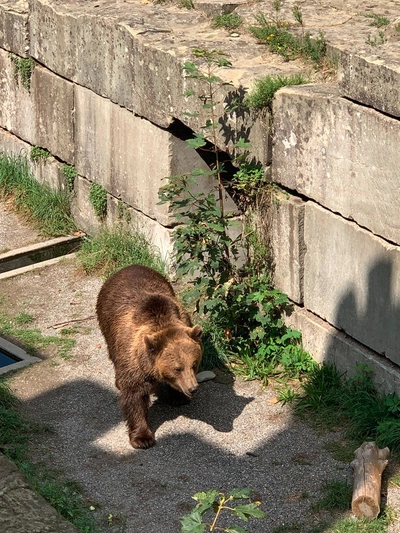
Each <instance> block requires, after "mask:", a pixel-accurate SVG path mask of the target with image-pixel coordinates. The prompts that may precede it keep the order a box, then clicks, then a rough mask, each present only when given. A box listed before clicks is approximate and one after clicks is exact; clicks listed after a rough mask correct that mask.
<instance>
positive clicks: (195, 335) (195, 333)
mask: <svg viewBox="0 0 400 533" xmlns="http://www.w3.org/2000/svg"><path fill="white" fill-rule="evenodd" d="M189 335H190V336H191V337H192V339H193V340H195V341H196V342H200V341H201V338H202V336H203V328H202V327H201V326H199V325H197V326H194V328H192V329H191V330H190V333H189Z"/></svg>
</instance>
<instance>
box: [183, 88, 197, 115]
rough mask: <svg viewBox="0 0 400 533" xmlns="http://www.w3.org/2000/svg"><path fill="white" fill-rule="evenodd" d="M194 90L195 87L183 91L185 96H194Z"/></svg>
mask: <svg viewBox="0 0 400 533" xmlns="http://www.w3.org/2000/svg"><path fill="white" fill-rule="evenodd" d="M193 95H194V90H193V89H186V91H185V92H184V93H183V96H193ZM184 115H186V113H184Z"/></svg>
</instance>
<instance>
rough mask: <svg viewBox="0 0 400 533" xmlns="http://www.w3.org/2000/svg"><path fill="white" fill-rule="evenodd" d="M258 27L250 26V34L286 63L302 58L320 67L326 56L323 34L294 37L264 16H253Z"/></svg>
mask: <svg viewBox="0 0 400 533" xmlns="http://www.w3.org/2000/svg"><path fill="white" fill-rule="evenodd" d="M255 19H256V22H257V23H258V26H250V27H249V29H250V31H251V33H252V34H253V35H254V36H255V37H256V38H257V39H258V40H259V41H260V42H262V43H264V44H266V45H267V46H268V48H269V49H270V50H271V52H274V53H276V54H279V55H281V56H282V57H283V58H284V59H285V60H286V61H291V60H293V59H297V58H302V59H304V60H307V61H311V62H312V63H313V64H314V65H316V66H320V65H321V64H322V62H323V60H324V59H325V56H326V41H325V37H324V34H323V33H322V32H320V33H319V36H318V37H316V38H311V35H310V34H309V33H304V32H303V34H302V35H301V36H299V37H298V36H296V35H294V34H292V33H290V32H289V31H288V30H287V25H281V24H279V23H277V22H276V21H271V20H269V19H268V18H267V17H266V16H265V15H264V14H262V13H259V14H258V15H255Z"/></svg>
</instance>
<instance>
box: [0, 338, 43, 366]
mask: <svg viewBox="0 0 400 533" xmlns="http://www.w3.org/2000/svg"><path fill="white" fill-rule="evenodd" d="M38 361H41V359H39V358H38V357H33V356H32V355H29V354H27V353H26V352H25V351H24V350H23V349H22V348H20V347H19V346H15V344H13V343H12V342H9V341H8V340H6V339H3V338H2V337H0V374H4V373H5V372H9V371H10V370H17V369H18V368H23V367H24V366H27V365H30V364H31V363H37V362H38Z"/></svg>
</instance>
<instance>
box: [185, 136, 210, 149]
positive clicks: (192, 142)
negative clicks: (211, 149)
mask: <svg viewBox="0 0 400 533" xmlns="http://www.w3.org/2000/svg"><path fill="white" fill-rule="evenodd" d="M186 144H187V145H188V146H189V147H190V148H194V149H195V150H196V149H197V148H200V147H201V146H205V145H206V139H205V137H204V135H200V134H199V133H196V136H195V138H194V139H188V140H187V141H186Z"/></svg>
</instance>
